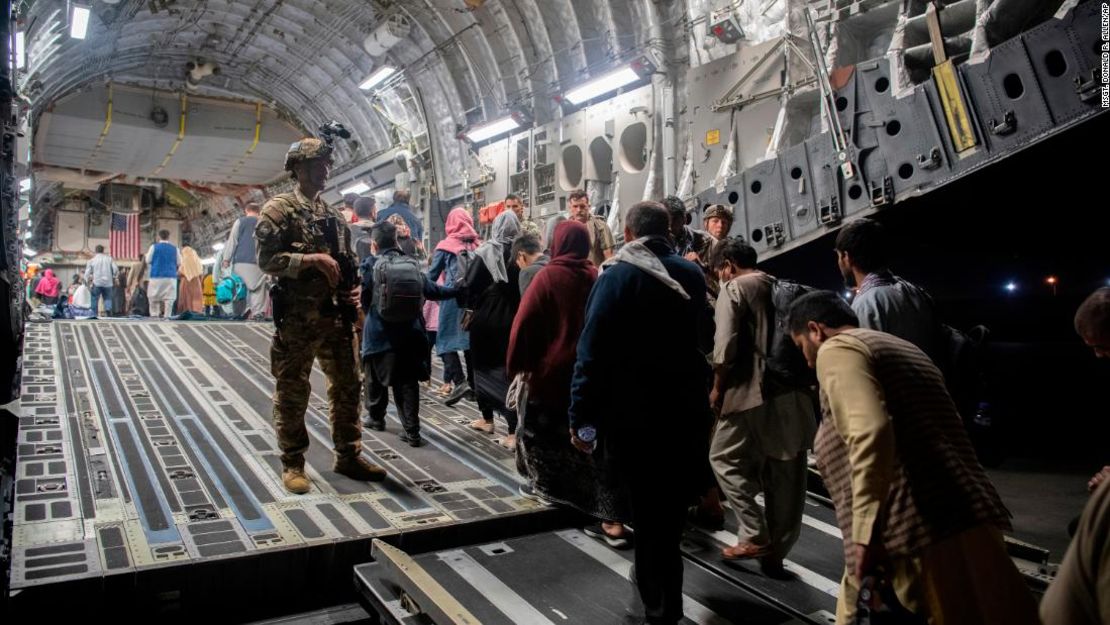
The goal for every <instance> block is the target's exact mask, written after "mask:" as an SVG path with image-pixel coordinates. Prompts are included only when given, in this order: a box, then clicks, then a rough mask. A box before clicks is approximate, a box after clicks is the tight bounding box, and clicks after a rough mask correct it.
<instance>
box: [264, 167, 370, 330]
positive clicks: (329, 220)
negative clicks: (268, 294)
mask: <svg viewBox="0 0 1110 625" xmlns="http://www.w3.org/2000/svg"><path fill="white" fill-rule="evenodd" d="M328 227H331V228H334V229H335V236H336V241H337V242H338V244H339V245H338V247H339V250H338V252H339V254H340V255H346V256H348V259H349V260H350V262H351V263H352V266H354V267H357V266H358V259H357V257H356V256H355V255H354V253H353V252H352V250H351V231H350V229H348V228H347V222H346V220H344V219H343V215H342V214H341V213H340V212H339V211H338V210H336V209H334V208H330V207H329V206H328V205H327V204H325V203H324V202H323V201H322V200H320V199H319V198H316V199H315V200H311V201H310V200H309V199H308V198H307V197H305V195H304V194H303V193H301V190H300V189H299V188H295V189H293V191H292V192H291V193H282V194H280V195H275V196H274V197H272V198H270V200H269V201H268V202H266V204H265V205H264V206H263V207H262V214H261V216H260V217H259V219H258V226H257V227H256V228H255V231H254V237H255V241H256V243H257V246H256V247H257V248H258V266H259V267H260V268H261V269H262V271H264V272H266V273H268V274H270V275H273V276H277V278H278V284H279V285H281V286H282V288H283V289H285V291H286V293H288V294H289V295H291V296H292V297H289V298H288V305H289V306H290V307H296V308H313V309H316V310H319V309H320V308H321V307H325V308H326V307H327V306H328V304H330V303H331V302H332V298H333V296H334V295H335V289H333V288H331V287H330V286H329V285H328V281H327V279H325V277H324V275H323V274H322V273H320V271H318V270H316V269H313V268H308V267H305V266H304V265H302V259H303V258H304V256H305V255H306V254H316V253H324V254H331V255H332V256H333V257H334V256H335V254H332V251H331V249H330V247H329V245H328V237H327V235H326V234H325V229H326V228H328ZM337 260H339V259H337ZM294 294H295V295H294Z"/></svg>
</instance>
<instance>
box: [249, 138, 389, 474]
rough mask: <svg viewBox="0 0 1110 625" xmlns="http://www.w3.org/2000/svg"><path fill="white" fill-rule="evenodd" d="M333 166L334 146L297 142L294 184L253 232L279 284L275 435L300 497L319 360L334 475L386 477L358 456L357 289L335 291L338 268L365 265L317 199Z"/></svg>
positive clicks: (337, 217)
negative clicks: (307, 412) (314, 371)
mask: <svg viewBox="0 0 1110 625" xmlns="http://www.w3.org/2000/svg"><path fill="white" fill-rule="evenodd" d="M331 163H332V161H331V146H330V145H328V144H327V143H325V142H324V141H321V140H320V139H314V138H307V139H302V140H300V141H298V142H296V143H294V144H293V145H292V146H291V147H290V148H289V152H288V153H287V154H286V155H285V169H286V170H287V171H290V172H292V173H293V177H294V179H295V180H296V183H297V186H296V188H294V189H293V191H292V192H290V193H282V194H280V195H276V196H274V197H273V198H271V199H270V201H268V202H266V205H265V206H263V207H262V215H261V216H260V217H259V220H258V226H257V228H256V229H255V240H256V241H257V248H258V265H259V267H261V269H262V270H263V271H265V272H266V273H268V274H270V275H272V276H275V277H276V278H277V287H276V288H275V289H274V292H273V293H272V297H273V308H274V325H275V326H276V329H275V331H274V341H273V345H272V347H271V349H270V368H271V370H272V371H273V374H274V379H275V383H276V384H275V391H274V429H275V430H276V431H277V437H278V445H279V447H280V448H281V452H282V453H281V464H282V474H281V478H282V483H283V484H284V485H285V488H286V490H288V491H289V492H291V493H296V494H303V493H306V492H308V491H309V490H310V488H311V484H310V483H309V481H308V478H307V477H306V476H305V473H304V453H305V451H307V450H308V445H309V439H308V431H307V429H306V428H305V410H306V409H307V408H308V399H309V393H310V392H311V385H310V383H309V375H310V373H311V372H312V363H313V360H315V359H319V361H320V367H321V368H322V369H323V370H324V374H325V375H326V376H327V395H328V414H329V417H330V419H331V431H332V441H333V443H334V445H335V465H334V466H333V470H334V471H335V472H336V473H339V474H341V475H345V476H347V477H349V478H351V479H355V480H361V481H368V480H381V479H384V478H385V470H384V469H382V468H381V467H378V466H375V465H373V464H370V463H369V462H367V461H366V460H365V459H364V458H362V457H361V455H360V452H361V449H362V443H361V439H362V430H361V428H360V427H359V422H358V405H359V393H360V389H361V384H360V381H359V362H358V357H357V355H356V351H355V343H354V323H353V322H352V321H353V320H352V319H350V315H347V314H344V310H353V309H352V308H350V306H352V305H354V306H357V302H358V287H357V282H355V283H354V284H353V285H344V286H345V287H346V288H338V287H339V286H340V285H341V284H343V277H344V276H343V273H342V272H341V266H347V267H354V266H357V262H358V261H357V259H356V258H354V253H353V251H352V250H351V236H350V230H348V228H347V224H346V221H345V220H344V219H343V216H342V214H341V213H340V212H339V211H337V210H335V209H332V208H330V207H328V205H327V204H325V203H324V202H323V201H322V200H321V199H320V198H319V194H320V191H321V190H323V188H324V184H325V183H326V182H327V178H328V174H329V173H330V172H331ZM341 263H344V264H343V265H341ZM346 263H350V264H349V265H348V264H346ZM345 306H346V307H347V308H346V309H344V307H345Z"/></svg>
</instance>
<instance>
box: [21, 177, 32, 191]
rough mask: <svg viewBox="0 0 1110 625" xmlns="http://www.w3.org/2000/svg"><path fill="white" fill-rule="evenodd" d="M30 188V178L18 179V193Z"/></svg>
mask: <svg viewBox="0 0 1110 625" xmlns="http://www.w3.org/2000/svg"><path fill="white" fill-rule="evenodd" d="M30 190H31V179H30V178H24V179H23V180H20V181H19V192H20V193H26V192H28V191H30Z"/></svg>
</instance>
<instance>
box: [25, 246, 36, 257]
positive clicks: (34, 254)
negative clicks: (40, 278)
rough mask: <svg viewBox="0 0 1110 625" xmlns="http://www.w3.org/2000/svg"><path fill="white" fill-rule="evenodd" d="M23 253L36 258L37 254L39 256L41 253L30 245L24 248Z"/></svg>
mask: <svg viewBox="0 0 1110 625" xmlns="http://www.w3.org/2000/svg"><path fill="white" fill-rule="evenodd" d="M23 255H24V256H26V257H27V258H34V257H35V256H38V255H39V253H38V252H36V251H35V250H33V249H31V248H29V247H25V248H23Z"/></svg>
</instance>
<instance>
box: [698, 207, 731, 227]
mask: <svg viewBox="0 0 1110 625" xmlns="http://www.w3.org/2000/svg"><path fill="white" fill-rule="evenodd" d="M714 217H718V218H720V219H727V220H728V222H729V223H732V221H733V218H732V209H731V208H729V207H727V206H725V205H724V204H713V205H712V206H710V207H709V208H707V209H705V215H704V217H703V218H702V219H703V221H709V220H710V219H713V218H714Z"/></svg>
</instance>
